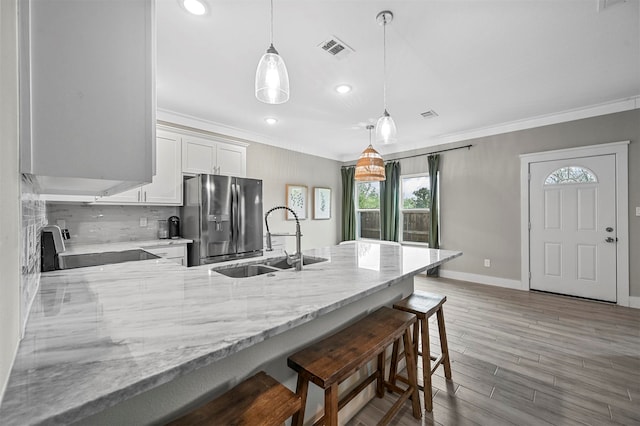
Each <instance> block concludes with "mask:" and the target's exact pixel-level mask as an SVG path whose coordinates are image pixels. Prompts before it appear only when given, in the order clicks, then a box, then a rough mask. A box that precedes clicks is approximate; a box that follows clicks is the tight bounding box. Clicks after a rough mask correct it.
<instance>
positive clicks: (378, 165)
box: [354, 124, 386, 182]
mask: <svg viewBox="0 0 640 426" xmlns="http://www.w3.org/2000/svg"><path fill="white" fill-rule="evenodd" d="M367 130H369V146H368V147H367V148H366V149H365V150H364V151H362V154H360V158H359V159H358V162H357V163H356V173H355V176H354V179H355V180H356V181H365V182H379V181H381V180H385V179H386V177H385V173H384V160H382V156H381V155H380V154H378V151H376V150H375V149H373V146H372V145H371V131H372V130H373V126H372V125H371V124H370V125H368V126H367Z"/></svg>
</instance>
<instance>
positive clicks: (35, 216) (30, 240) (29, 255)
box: [20, 175, 47, 330]
mask: <svg viewBox="0 0 640 426" xmlns="http://www.w3.org/2000/svg"><path fill="white" fill-rule="evenodd" d="M21 204H22V247H21V255H20V266H21V280H20V302H21V306H20V319H21V324H22V329H23V330H24V326H25V323H26V321H27V317H28V316H29V309H30V308H31V304H32V303H33V301H34V298H35V295H36V291H37V290H38V286H39V283H40V230H41V229H42V227H43V226H45V225H46V224H47V214H46V205H45V202H44V201H42V200H40V196H39V195H38V194H37V193H36V191H35V188H34V184H33V182H32V180H31V178H30V177H29V176H27V175H23V176H22V182H21Z"/></svg>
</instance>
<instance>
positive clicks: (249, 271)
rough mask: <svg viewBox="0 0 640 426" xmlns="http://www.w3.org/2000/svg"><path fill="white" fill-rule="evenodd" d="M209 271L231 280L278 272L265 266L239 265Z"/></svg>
mask: <svg viewBox="0 0 640 426" xmlns="http://www.w3.org/2000/svg"><path fill="white" fill-rule="evenodd" d="M211 270H212V271H214V272H217V273H219V274H222V275H226V276H228V277H231V278H247V277H255V276H256V275H262V274H268V273H269V272H277V271H278V269H276V268H272V267H270V266H266V265H240V266H230V267H224V266H223V267H220V268H213V269H211Z"/></svg>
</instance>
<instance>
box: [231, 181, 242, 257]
mask: <svg viewBox="0 0 640 426" xmlns="http://www.w3.org/2000/svg"><path fill="white" fill-rule="evenodd" d="M234 192H235V196H236V201H235V202H234V203H233V205H234V206H235V208H236V215H235V219H236V221H235V224H234V226H235V233H236V251H238V245H239V241H240V221H241V220H242V219H241V218H240V185H239V184H238V183H237V181H236V184H235V191H234Z"/></svg>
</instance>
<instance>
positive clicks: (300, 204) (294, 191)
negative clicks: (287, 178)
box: [285, 185, 307, 220]
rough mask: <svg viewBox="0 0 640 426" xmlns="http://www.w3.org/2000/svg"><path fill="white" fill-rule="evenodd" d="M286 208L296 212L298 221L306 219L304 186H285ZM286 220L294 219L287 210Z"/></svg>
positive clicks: (305, 190)
mask: <svg viewBox="0 0 640 426" xmlns="http://www.w3.org/2000/svg"><path fill="white" fill-rule="evenodd" d="M287 207H289V208H290V209H291V210H293V211H294V212H296V214H297V215H298V219H300V220H302V219H306V218H307V187H306V186H304V185H287ZM285 218H286V219H287V220H293V219H295V218H294V217H293V215H292V214H291V212H290V211H289V210H285Z"/></svg>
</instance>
